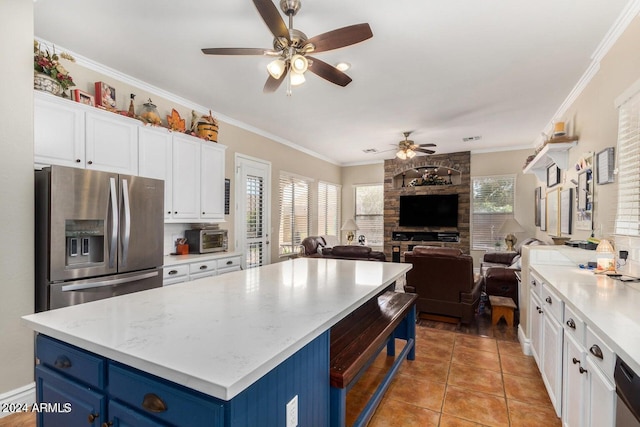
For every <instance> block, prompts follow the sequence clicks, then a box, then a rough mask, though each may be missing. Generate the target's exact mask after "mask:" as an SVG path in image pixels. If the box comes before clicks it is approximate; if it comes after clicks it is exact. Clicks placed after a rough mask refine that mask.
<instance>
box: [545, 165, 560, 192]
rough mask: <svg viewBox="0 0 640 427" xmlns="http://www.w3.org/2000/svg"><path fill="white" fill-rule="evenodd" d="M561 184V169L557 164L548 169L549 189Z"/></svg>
mask: <svg viewBox="0 0 640 427" xmlns="http://www.w3.org/2000/svg"><path fill="white" fill-rule="evenodd" d="M558 184H560V168H559V167H558V165H556V164H555V163H553V164H551V165H549V166H548V167H547V187H554V186H556V185H558Z"/></svg>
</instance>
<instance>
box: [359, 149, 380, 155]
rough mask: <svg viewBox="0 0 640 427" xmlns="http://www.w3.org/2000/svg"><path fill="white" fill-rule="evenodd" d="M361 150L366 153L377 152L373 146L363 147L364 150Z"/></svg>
mask: <svg viewBox="0 0 640 427" xmlns="http://www.w3.org/2000/svg"><path fill="white" fill-rule="evenodd" d="M362 151H363V152H365V153H367V154H371V153H377V152H378V150H376V149H375V148H365V149H364V150H362Z"/></svg>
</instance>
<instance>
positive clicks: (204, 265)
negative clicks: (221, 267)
mask: <svg viewBox="0 0 640 427" xmlns="http://www.w3.org/2000/svg"><path fill="white" fill-rule="evenodd" d="M217 265H218V264H217V262H216V260H208V261H200V262H192V263H191V264H189V274H195V273H205V272H209V271H216V267H217Z"/></svg>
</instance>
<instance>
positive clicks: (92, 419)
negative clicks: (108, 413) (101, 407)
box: [89, 414, 100, 424]
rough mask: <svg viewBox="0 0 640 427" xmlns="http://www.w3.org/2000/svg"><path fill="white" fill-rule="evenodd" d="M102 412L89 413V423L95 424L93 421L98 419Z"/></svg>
mask: <svg viewBox="0 0 640 427" xmlns="http://www.w3.org/2000/svg"><path fill="white" fill-rule="evenodd" d="M99 416H100V414H89V424H93V422H94V421H95V420H96V419H98V417H99Z"/></svg>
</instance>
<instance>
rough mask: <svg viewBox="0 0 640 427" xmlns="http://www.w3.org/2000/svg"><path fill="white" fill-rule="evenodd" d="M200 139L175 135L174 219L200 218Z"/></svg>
mask: <svg viewBox="0 0 640 427" xmlns="http://www.w3.org/2000/svg"><path fill="white" fill-rule="evenodd" d="M200 145H201V144H200V141H199V140H198V139H196V138H193V137H189V136H182V135H176V134H174V135H173V213H172V218H173V219H199V218H200Z"/></svg>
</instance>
